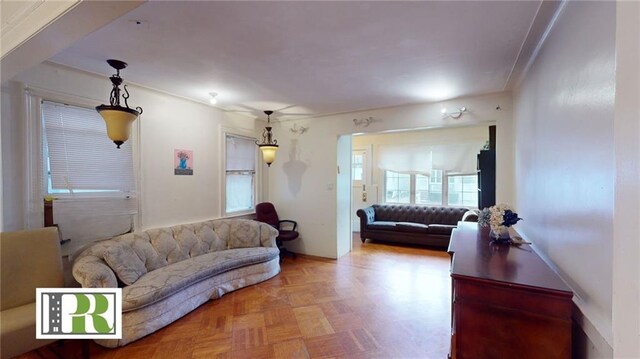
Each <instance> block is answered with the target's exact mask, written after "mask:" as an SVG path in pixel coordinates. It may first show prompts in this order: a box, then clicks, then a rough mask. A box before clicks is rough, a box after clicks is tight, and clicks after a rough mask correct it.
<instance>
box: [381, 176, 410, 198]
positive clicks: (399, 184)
mask: <svg viewBox="0 0 640 359" xmlns="http://www.w3.org/2000/svg"><path fill="white" fill-rule="evenodd" d="M384 173H385V179H384V187H385V201H386V202H392V203H411V202H412V199H411V175H409V174H406V173H398V172H393V171H385V172H384Z"/></svg>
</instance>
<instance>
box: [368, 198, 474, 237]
mask: <svg viewBox="0 0 640 359" xmlns="http://www.w3.org/2000/svg"><path fill="white" fill-rule="evenodd" d="M356 214H357V215H358V217H360V239H361V240H362V243H364V241H365V240H366V239H367V238H369V239H375V240H381V241H388V242H398V243H409V244H422V245H427V246H433V247H442V248H447V246H449V239H450V237H451V231H452V230H453V229H454V228H456V225H457V224H458V221H469V222H476V221H477V220H478V216H477V215H476V213H475V212H474V211H470V210H469V209H468V208H459V207H424V206H415V205H413V206H412V205H382V204H374V205H373V206H369V207H367V208H362V209H359V210H358V211H357V212H356Z"/></svg>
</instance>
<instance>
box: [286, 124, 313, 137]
mask: <svg viewBox="0 0 640 359" xmlns="http://www.w3.org/2000/svg"><path fill="white" fill-rule="evenodd" d="M307 130H309V127H308V126H298V124H297V123H294V124H293V127H291V128H290V129H289V131H291V132H293V133H295V134H298V135H302V134H303V133H305V132H307Z"/></svg>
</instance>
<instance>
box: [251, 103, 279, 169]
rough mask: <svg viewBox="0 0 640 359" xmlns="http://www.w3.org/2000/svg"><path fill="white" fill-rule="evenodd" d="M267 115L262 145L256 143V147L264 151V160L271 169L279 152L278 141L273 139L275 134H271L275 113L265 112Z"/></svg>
mask: <svg viewBox="0 0 640 359" xmlns="http://www.w3.org/2000/svg"><path fill="white" fill-rule="evenodd" d="M264 113H265V115H267V127H265V128H264V132H262V143H258V141H256V145H258V147H259V148H260V151H262V159H263V160H264V162H265V163H266V164H267V166H268V167H271V164H272V163H273V161H275V159H276V151H278V140H274V139H273V134H272V133H271V114H273V111H268V110H267V111H264Z"/></svg>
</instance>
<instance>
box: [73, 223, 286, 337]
mask: <svg viewBox="0 0 640 359" xmlns="http://www.w3.org/2000/svg"><path fill="white" fill-rule="evenodd" d="M277 235H278V231H277V230H276V229H274V228H273V227H271V226H269V225H267V224H264V223H260V222H256V221H251V220H246V219H218V220H210V221H205V222H199V223H192V224H186V225H178V226H173V227H170V228H157V229H150V230H146V231H143V232H136V233H129V234H125V235H122V236H119V237H116V238H112V239H109V240H106V241H102V242H98V243H96V244H94V245H92V246H91V247H90V248H88V249H87V250H85V251H83V252H82V253H81V254H80V255H79V256H78V257H77V258H76V260H75V261H74V264H73V276H74V277H75V278H76V280H77V281H78V282H79V283H80V284H81V285H82V286H83V287H86V288H109V287H116V286H121V287H122V288H123V289H122V339H96V343H98V344H100V345H102V346H105V347H110V348H113V347H118V346H123V345H126V344H127V343H130V342H132V341H134V340H137V339H139V338H141V337H143V336H145V335H147V334H150V333H153V332H154V331H156V330H158V329H160V328H162V327H164V326H166V325H168V324H170V323H172V322H173V321H175V320H177V319H178V318H181V317H182V316H184V315H185V314H187V313H189V312H190V311H192V310H194V309H195V308H197V307H198V306H200V305H201V304H203V303H205V302H206V301H208V300H210V299H216V298H219V297H221V296H222V295H224V294H225V293H228V292H231V291H233V290H236V289H239V288H242V287H245V286H248V285H252V284H255V283H259V282H261V281H265V280H267V279H269V278H272V277H274V276H275V275H277V274H278V273H279V272H280V264H279V250H278V248H277V246H276V241H275V238H276V236H277Z"/></svg>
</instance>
